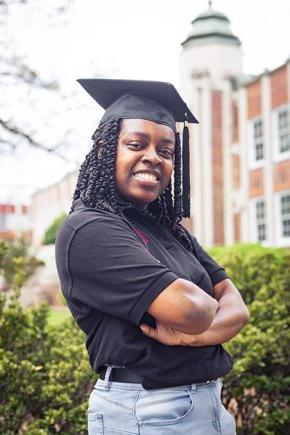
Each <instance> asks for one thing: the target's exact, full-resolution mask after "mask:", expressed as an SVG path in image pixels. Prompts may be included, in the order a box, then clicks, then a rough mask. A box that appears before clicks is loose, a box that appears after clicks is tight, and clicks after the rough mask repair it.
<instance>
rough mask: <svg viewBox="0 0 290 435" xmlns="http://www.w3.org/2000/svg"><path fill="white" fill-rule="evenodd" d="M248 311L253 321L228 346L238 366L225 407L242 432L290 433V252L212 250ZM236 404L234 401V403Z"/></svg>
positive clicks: (248, 248)
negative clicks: (233, 415)
mask: <svg viewBox="0 0 290 435" xmlns="http://www.w3.org/2000/svg"><path fill="white" fill-rule="evenodd" d="M211 253H212V255H213V256H214V257H215V258H216V259H217V261H218V262H220V263H221V264H222V265H223V266H224V267H225V268H226V270H227V272H228V274H229V276H230V277H231V278H232V280H233V282H234V283H235V284H236V286H237V287H238V289H239V290H240V292H241V294H242V296H243V298H244V300H245V301H246V303H247V305H248V308H249V309H250V314H251V318H250V322H249V324H248V325H247V326H246V328H244V330H243V331H242V332H241V333H240V334H239V335H237V336H236V337H235V338H234V339H232V340H231V341H230V342H229V343H228V344H227V345H226V346H225V347H226V348H227V350H228V351H229V352H230V354H231V355H233V357H234V359H235V365H234V368H233V370H232V371H231V372H230V373H229V374H228V375H227V376H226V377H225V378H224V390H223V396H224V402H225V405H226V406H230V405H232V407H233V409H234V408H236V409H235V414H236V417H237V421H238V424H239V426H240V428H241V431H240V433H245V434H261V435H276V434H279V435H283V434H285V435H286V434H288V433H289V427H290V414H289V408H287V402H288V401H289V391H290V385H289V384H290V382H289V381H290V376H289V356H290V355H289V354H290V343H289V338H290V337H289V323H290V321H289V320H290V318H289V308H290V299H289V290H290V251H289V250H283V249H274V248H263V247H261V246H259V245H248V244H246V245H236V246H233V247H231V248H214V249H212V250H211ZM233 399H234V400H233Z"/></svg>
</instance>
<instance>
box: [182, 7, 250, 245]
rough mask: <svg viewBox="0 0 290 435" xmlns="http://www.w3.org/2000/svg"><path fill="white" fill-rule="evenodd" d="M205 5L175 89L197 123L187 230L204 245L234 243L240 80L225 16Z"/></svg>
mask: <svg viewBox="0 0 290 435" xmlns="http://www.w3.org/2000/svg"><path fill="white" fill-rule="evenodd" d="M211 3H212V2H211V1H209V7H208V9H207V10H206V11H204V12H203V13H201V14H200V15H198V16H197V17H196V18H194V19H193V21H192V23H191V25H192V26H191V31H190V33H189V35H188V37H187V38H186V39H185V41H184V42H183V43H182V53H181V55H180V83H181V86H180V90H181V92H182V94H183V95H184V97H185V98H186V101H188V103H189V106H190V108H191V109H192V111H193V113H195V114H196V115H197V118H198V120H199V125H197V126H196V125H195V126H193V127H192V131H191V138H192V142H193V143H192V146H191V149H192V153H191V192H192V193H191V194H192V222H191V226H192V229H193V231H194V233H195V234H196V235H197V237H198V238H199V240H200V241H201V243H203V244H204V245H206V246H211V245H213V244H230V243H232V242H233V241H234V240H235V239H237V237H235V232H236V229H235V220H234V218H233V216H235V210H234V202H233V198H234V196H235V192H234V191H233V188H234V184H233V183H232V179H233V176H234V174H233V159H232V157H233V155H234V153H235V151H234V150H235V142H236V141H237V139H236V138H235V134H236V131H237V126H236V125H235V120H236V118H237V116H236V107H235V102H234V95H233V91H234V88H235V86H236V83H238V82H239V80H240V78H241V77H242V75H243V55H242V51H241V42H240V40H239V38H238V37H237V36H235V35H234V34H233V32H232V31H231V28H230V21H229V19H228V18H227V16H226V15H224V14H222V13H221V12H218V11H216V10H214V9H213V8H212V5H211ZM236 148H238V147H236ZM237 163H239V162H237ZM236 187H237V189H238V187H239V186H236ZM225 228H226V231H225Z"/></svg>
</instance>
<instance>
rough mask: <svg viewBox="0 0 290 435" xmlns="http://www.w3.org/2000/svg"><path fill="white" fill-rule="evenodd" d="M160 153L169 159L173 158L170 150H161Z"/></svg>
mask: <svg viewBox="0 0 290 435" xmlns="http://www.w3.org/2000/svg"><path fill="white" fill-rule="evenodd" d="M160 152H161V153H162V154H163V155H164V156H165V157H170V158H172V157H173V153H172V151H170V150H161V151H160Z"/></svg>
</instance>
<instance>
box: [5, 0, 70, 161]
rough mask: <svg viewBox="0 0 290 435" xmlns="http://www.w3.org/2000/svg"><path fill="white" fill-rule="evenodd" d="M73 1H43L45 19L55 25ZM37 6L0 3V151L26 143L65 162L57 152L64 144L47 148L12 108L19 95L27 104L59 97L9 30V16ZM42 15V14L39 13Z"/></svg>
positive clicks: (10, 0)
mask: <svg viewBox="0 0 290 435" xmlns="http://www.w3.org/2000/svg"><path fill="white" fill-rule="evenodd" d="M72 1H73V0H60V1H58V2H55V1H52V2H49V3H47V2H46V12H45V13H46V14H47V20H50V22H51V23H52V22H53V23H54V24H52V25H54V26H56V25H57V24H58V22H59V21H60V20H61V17H63V16H64V15H65V14H66V13H67V12H68V10H69V8H70V7H71V4H72ZM38 3H39V2H36V1H35V0H0V26H1V29H2V33H1V38H0V89H1V95H2V97H1V101H0V113H1V115H0V149H1V151H2V152H3V151H4V152H5V151H6V152H7V151H8V152H11V151H13V150H15V149H17V148H18V147H19V146H20V145H21V144H28V145H29V146H31V147H34V148H37V149H40V150H43V151H45V152H48V153H53V154H55V155H58V156H59V157H60V158H62V159H64V160H67V158H66V157H65V156H64V155H63V154H62V153H61V152H60V151H59V148H60V145H61V144H63V141H61V144H60V143H59V142H58V143H53V144H52V145H49V146H48V145H47V144H46V143H44V141H43V140H41V139H39V138H38V137H37V134H36V132H35V127H34V125H29V123H25V122H23V114H21V117H19V116H17V115H16V112H17V111H16V110H15V105H17V104H19V103H20V101H19V100H20V98H21V96H22V98H24V99H25V95H29V98H28V101H30V102H31V100H32V95H39V98H44V94H45V93H46V95H47V96H48V94H49V93H50V94H53V93H54V94H55V93H57V94H58V95H59V98H61V90H60V88H59V84H58V82H57V81H56V80H50V79H45V78H43V77H41V75H40V74H39V73H38V71H37V69H35V68H34V67H32V66H31V65H29V61H28V60H27V56H26V55H25V54H23V53H20V52H18V46H17V40H18V38H19V35H17V36H16V35H14V34H13V33H12V31H11V30H10V27H9V25H11V23H10V21H11V17H13V15H14V14H17V13H18V14H19V13H21V10H22V11H24V8H28V7H33V8H41V7H42V5H41V4H40V6H39V5H38ZM39 10H40V9H39ZM41 13H42V14H43V13H44V12H43V11H41ZM11 33H12V34H11ZM15 91H16V92H15ZM3 96H4V97H3ZM30 106H31V104H30ZM31 119H33V116H32V117H31ZM31 124H32V123H31Z"/></svg>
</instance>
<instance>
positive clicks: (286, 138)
mask: <svg viewBox="0 0 290 435" xmlns="http://www.w3.org/2000/svg"><path fill="white" fill-rule="evenodd" d="M278 136H279V152H280V153H285V152H286V151H290V121H289V110H288V109H283V110H280V111H279V112H278Z"/></svg>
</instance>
